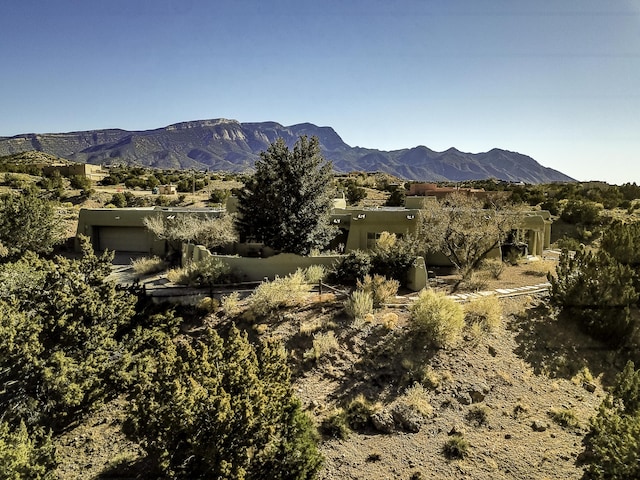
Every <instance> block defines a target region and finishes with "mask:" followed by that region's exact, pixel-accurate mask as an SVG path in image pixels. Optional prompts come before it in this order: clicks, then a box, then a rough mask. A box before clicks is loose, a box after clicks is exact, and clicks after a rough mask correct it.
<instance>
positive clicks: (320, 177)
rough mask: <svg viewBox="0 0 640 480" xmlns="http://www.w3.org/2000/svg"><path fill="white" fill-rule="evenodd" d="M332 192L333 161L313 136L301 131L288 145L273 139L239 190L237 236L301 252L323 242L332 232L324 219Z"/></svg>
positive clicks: (333, 234)
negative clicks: (321, 150) (322, 152)
mask: <svg viewBox="0 0 640 480" xmlns="http://www.w3.org/2000/svg"><path fill="white" fill-rule="evenodd" d="M333 197H334V188H333V173H332V166H331V163H329V162H325V160H324V159H323V158H322V156H321V155H320V145H319V143H318V139H317V138H316V137H313V138H311V140H308V139H307V137H306V136H302V137H300V138H299V139H298V141H297V142H296V144H295V146H294V147H293V150H290V149H289V148H288V147H287V145H286V144H285V142H284V140H282V139H278V140H277V141H276V142H275V143H272V144H271V145H270V146H269V148H268V149H267V150H266V151H265V152H261V153H260V160H258V161H257V162H256V172H255V174H254V175H253V176H252V177H251V178H250V179H249V180H248V181H247V183H246V184H245V188H244V189H243V190H241V192H240V194H239V196H238V210H239V212H240V214H241V217H240V218H239V220H238V230H239V232H240V236H241V238H242V239H254V240H257V241H261V242H264V243H265V244H266V245H268V246H270V247H272V248H274V249H276V250H280V251H283V252H291V253H297V254H302V255H304V254H308V253H309V252H310V251H311V250H312V249H314V248H323V247H325V246H326V245H327V244H328V243H329V241H330V240H331V239H332V238H333V237H334V236H335V235H336V233H337V229H336V228H335V227H334V226H332V225H331V224H330V221H329V220H330V215H331V209H332V206H333Z"/></svg>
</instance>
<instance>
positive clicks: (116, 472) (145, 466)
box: [93, 456, 167, 480]
mask: <svg viewBox="0 0 640 480" xmlns="http://www.w3.org/2000/svg"><path fill="white" fill-rule="evenodd" d="M147 478H157V479H158V480H161V479H164V478H167V477H165V476H164V475H163V474H162V472H159V471H158V469H157V468H156V464H155V462H153V461H152V459H151V458H150V457H148V456H145V457H142V458H137V459H135V460H128V459H123V460H122V461H116V462H114V463H112V464H110V465H109V466H107V467H106V468H105V469H104V470H103V471H101V472H100V473H99V474H98V475H96V476H95V477H93V480H116V479H117V480H144V479H147Z"/></svg>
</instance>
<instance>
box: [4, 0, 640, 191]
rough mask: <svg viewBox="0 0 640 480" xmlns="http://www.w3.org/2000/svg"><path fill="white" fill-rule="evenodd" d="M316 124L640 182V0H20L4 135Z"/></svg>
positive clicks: (365, 137)
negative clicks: (224, 121) (195, 123)
mask: <svg viewBox="0 0 640 480" xmlns="http://www.w3.org/2000/svg"><path fill="white" fill-rule="evenodd" d="M213 118H229V119H235V120H238V121H240V122H262V121H276V122H278V123H280V124H282V125H293V124H297V123H303V122H310V123H313V124H316V125H318V126H330V127H333V128H334V129H335V131H336V132H337V133H338V134H339V135H340V136H341V137H342V139H343V140H344V141H345V142H346V143H347V144H349V145H351V146H361V147H367V148H377V149H381V150H394V149H401V148H411V147H415V146H418V145H425V146H427V147H429V148H431V149H433V150H437V151H444V150H446V149H448V148H450V147H455V148H457V149H458V150H461V151H464V152H472V153H479V152H485V151H488V150H490V149H492V148H502V149H506V150H511V151H517V152H520V153H523V154H526V155H529V156H531V157H533V158H534V159H536V160H537V161H538V162H539V163H541V164H542V165H544V166H546V167H550V168H554V169H556V170H559V171H561V172H563V173H565V174H567V175H569V176H571V177H573V178H575V179H577V180H580V181H589V180H602V181H606V182H609V183H612V184H622V183H627V182H636V183H639V184H640V153H639V152H640V0H537V1H531V0H527V1H523V0H504V1H503V0H384V1H379V0H322V1H317V0H316V1H309V0H232V1H222V0H220V1H216V0H55V1H46V0H6V1H5V2H3V6H2V9H1V11H0V136H13V135H17V134H21V133H59V132H69V131H79V130H92V129H102V128H123V129H127V130H146V129H153V128H160V127H164V126H166V125H170V124H173V123H178V122H182V121H188V120H202V119H213Z"/></svg>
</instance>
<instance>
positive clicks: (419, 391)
mask: <svg viewBox="0 0 640 480" xmlns="http://www.w3.org/2000/svg"><path fill="white" fill-rule="evenodd" d="M398 402H399V403H403V404H405V405H408V406H410V407H411V408H413V409H414V410H415V411H416V412H419V413H420V414H421V415H423V416H425V417H430V416H431V415H433V407H432V406H431V404H430V403H429V391H428V390H427V389H426V388H424V387H423V386H422V385H421V384H419V383H417V382H416V383H414V384H413V385H412V386H410V387H408V388H407V389H406V390H405V391H404V394H403V395H402V396H401V397H400V398H399V399H398Z"/></svg>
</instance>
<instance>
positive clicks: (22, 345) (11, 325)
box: [0, 239, 136, 431]
mask: <svg viewBox="0 0 640 480" xmlns="http://www.w3.org/2000/svg"><path fill="white" fill-rule="evenodd" d="M85 240H86V239H85ZM82 247H83V256H82V258H80V259H79V260H68V259H65V258H61V257H58V258H56V260H55V261H52V260H44V259H41V258H39V257H38V256H37V255H35V254H29V255H25V256H24V257H23V258H22V259H21V260H20V261H18V262H15V263H10V264H3V265H2V266H1V267H0V338H2V342H0V385H5V386H7V387H8V386H10V387H11V388H3V389H2V390H0V411H1V412H2V418H3V420H5V421H10V422H12V424H14V425H15V424H17V422H18V420H19V419H24V421H25V422H26V423H27V426H28V427H31V426H32V425H34V424H39V425H43V426H46V427H47V428H51V429H53V430H54V431H57V430H60V429H62V428H64V427H66V426H67V425H69V424H70V423H71V422H73V421H75V420H78V419H79V418H81V417H82V415H83V414H85V413H87V412H89V411H91V410H93V409H94V408H96V407H97V406H98V405H100V402H101V401H102V400H103V399H104V398H106V397H107V396H108V395H111V394H113V393H114V392H116V391H117V385H114V384H112V383H111V381H112V380H113V375H114V370H117V367H118V365H119V359H120V357H121V352H122V349H123V348H122V345H121V344H120V343H119V342H118V340H117V338H118V335H117V334H118V333H120V332H122V330H123V329H126V328H127V327H128V326H129V325H130V323H131V321H132V318H133V315H134V313H135V305H136V299H135V297H134V296H133V295H131V294H129V293H127V292H125V291H122V290H119V289H117V288H116V286H115V285H114V284H113V283H111V282H108V281H107V280H106V277H107V275H109V273H110V272H111V260H112V259H113V255H112V254H104V255H102V256H96V255H95V254H94V253H93V251H92V250H91V248H90V246H89V244H88V243H87V242H86V241H83V243H82Z"/></svg>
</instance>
